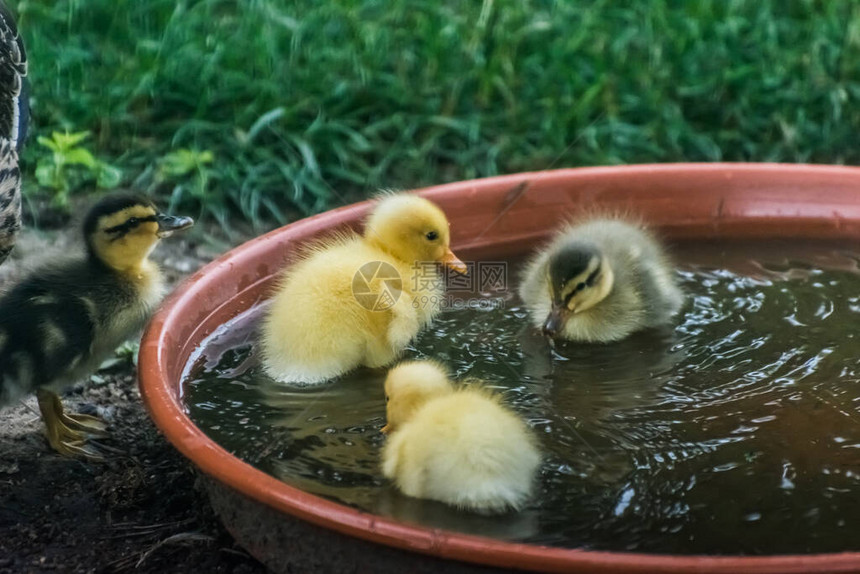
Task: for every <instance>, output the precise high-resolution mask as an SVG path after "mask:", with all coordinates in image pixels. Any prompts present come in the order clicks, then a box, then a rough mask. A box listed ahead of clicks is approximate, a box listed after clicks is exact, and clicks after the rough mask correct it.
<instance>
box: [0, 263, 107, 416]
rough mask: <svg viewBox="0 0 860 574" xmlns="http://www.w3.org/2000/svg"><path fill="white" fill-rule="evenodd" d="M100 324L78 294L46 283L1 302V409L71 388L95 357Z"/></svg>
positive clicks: (31, 285) (18, 289)
mask: <svg viewBox="0 0 860 574" xmlns="http://www.w3.org/2000/svg"><path fill="white" fill-rule="evenodd" d="M94 333H95V322H94V319H93V316H92V311H91V309H90V305H88V303H87V301H86V300H85V299H82V298H81V297H78V296H76V295H75V293H74V291H66V290H63V289H62V287H58V286H50V285H49V284H48V283H47V282H46V281H44V280H31V281H26V282H25V283H23V284H20V285H18V286H17V287H16V288H15V289H13V290H12V291H11V292H10V293H9V294H8V295H6V296H5V297H4V298H3V300H2V301H0V404H2V403H4V402H8V401H9V400H14V399H15V398H16V397H18V396H21V395H22V394H24V393H27V392H30V391H32V390H34V389H36V388H38V387H41V386H45V385H50V384H56V383H62V382H68V381H70V379H72V378H73V377H74V376H75V375H76V373H77V369H78V367H79V366H81V365H82V364H85V363H86V362H87V360H88V359H89V358H90V355H91V346H92V342H93V340H94Z"/></svg>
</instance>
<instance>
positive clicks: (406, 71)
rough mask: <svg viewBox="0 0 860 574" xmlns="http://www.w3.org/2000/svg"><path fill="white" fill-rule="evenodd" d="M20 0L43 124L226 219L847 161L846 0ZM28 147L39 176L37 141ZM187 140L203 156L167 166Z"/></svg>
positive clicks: (854, 18) (855, 151)
mask: <svg viewBox="0 0 860 574" xmlns="http://www.w3.org/2000/svg"><path fill="white" fill-rule="evenodd" d="M12 4H13V8H16V6H15V5H14V2H13V3H12ZM625 4H627V5H628V6H624V5H625ZM629 5H632V7H630V6H629ZM17 12H18V13H19V14H20V17H19V20H20V22H19V24H20V28H21V29H22V30H23V33H24V36H25V40H26V42H27V48H28V51H29V56H30V62H31V64H30V66H31V67H30V70H31V80H32V91H33V114H34V120H35V131H36V133H37V134H38V135H46V136H47V135H50V132H51V131H53V130H63V129H67V130H69V131H83V130H89V131H91V132H92V134H93V136H92V138H91V140H89V142H90V143H89V145H90V146H91V149H92V150H93V151H94V152H95V154H96V156H97V157H98V158H99V159H101V160H104V161H107V162H109V163H110V164H112V165H117V166H119V167H121V168H122V169H123V173H124V177H125V183H126V185H131V186H134V187H138V188H142V189H148V190H150V191H156V192H158V193H160V194H162V195H164V196H165V197H169V198H170V200H171V202H172V203H173V205H174V207H176V206H179V207H181V208H184V209H200V208H201V206H202V208H203V209H204V210H205V211H207V212H209V213H211V214H213V215H214V216H216V217H219V218H222V219H226V217H227V213H228V212H229V211H230V210H233V209H238V210H240V211H241V213H242V214H244V216H245V217H247V218H248V219H249V220H250V221H252V222H254V223H260V222H261V221H264V220H269V221H271V220H272V219H274V220H278V221H283V220H284V219H285V218H286V217H288V216H295V215H296V214H297V212H298V213H302V214H306V213H312V212H316V211H319V210H322V209H326V208H328V207H332V206H335V205H339V204H341V203H343V202H344V201H347V200H351V199H355V198H357V197H360V196H362V195H366V194H368V193H370V192H372V191H374V190H376V189H377V188H379V187H394V188H410V187H414V186H419V185H426V184H435V183H443V182H448V181H454V180H458V179H465V178H473V177H481V176H488V175H494V174H499V173H510V172H516V171H521V170H543V169H549V168H557V167H566V166H583V165H602V164H619V163H640V162H667V161H717V160H724V161H787V162H822V163H824V162H826V163H849V164H851V163H858V160H860V145H858V141H860V139H858V134H860V113H858V112H857V110H858V109H860V4H857V3H853V2H831V1H826V0H820V1H811V0H808V1H798V0H795V1H790V0H788V1H787V0H756V1H754V0H749V1H740V0H734V1H732V0H712V1H708V0H688V1H681V0H677V1H668V0H667V1H664V2H651V1H645V0H643V1H639V2H631V3H621V2H613V1H610V0H591V1H575V0H558V1H555V2H553V1H538V0H518V1H515V0H509V1H504V0H496V1H492V0H484V2H483V3H481V2H478V1H466V0H459V1H455V0H297V1H295V2H287V1H285V0H242V1H238V2H237V1H236V0H199V1H189V0H184V1H183V0H178V1H177V0H23V1H21V2H19V3H18V4H17ZM30 142H31V143H30V145H29V147H28V149H27V150H26V153H25V156H24V157H25V160H26V165H27V168H28V169H29V171H30V172H31V173H30V175H31V176H32V170H33V169H34V168H35V164H36V161H37V159H38V158H39V157H40V156H41V155H42V154H44V153H45V151H46V150H44V149H43V148H40V147H39V146H38V145H36V144H35V138H31V140H30ZM181 149H187V150H191V151H192V152H199V153H204V152H212V154H213V161H212V162H211V163H207V164H203V163H200V164H195V167H194V168H193V169H188V170H186V171H185V172H182V173H178V172H175V171H171V170H170V169H167V170H166V169H163V164H162V163H160V162H161V160H162V158H164V156H165V155H166V154H168V153H170V152H172V151H176V150H181ZM183 153H185V152H183ZM167 163H168V164H169V165H172V164H171V162H170V161H168V162H167ZM29 180H30V184H29V189H30V191H31V192H32V191H33V189H32V188H33V185H34V184H33V178H32V177H30V178H29Z"/></svg>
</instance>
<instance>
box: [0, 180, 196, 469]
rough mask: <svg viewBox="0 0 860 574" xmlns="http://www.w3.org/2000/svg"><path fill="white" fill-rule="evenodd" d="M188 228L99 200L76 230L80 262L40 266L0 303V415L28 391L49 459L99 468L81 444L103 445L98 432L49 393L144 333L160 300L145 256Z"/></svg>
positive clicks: (135, 200) (139, 203)
mask: <svg viewBox="0 0 860 574" xmlns="http://www.w3.org/2000/svg"><path fill="white" fill-rule="evenodd" d="M193 223H194V222H193V220H192V219H191V218H188V217H172V216H169V215H165V214H162V213H160V212H159V211H158V210H157V209H156V207H155V205H154V204H153V203H152V202H151V201H150V200H148V199H146V198H144V197H140V196H137V195H132V194H125V193H114V194H111V195H108V196H106V197H104V198H103V199H101V200H100V201H98V203H96V204H95V206H93V207H92V209H91V210H90V211H89V213H88V214H87V216H86V218H85V220H84V224H83V235H84V240H85V244H86V255H85V256H83V257H79V258H73V259H69V260H64V261H60V262H57V263H52V264H46V265H45V266H43V267H41V268H39V269H36V270H35V271H34V272H33V273H31V274H30V275H29V276H28V277H26V278H25V279H24V280H22V281H21V282H20V283H18V284H17V285H14V286H13V287H12V288H11V289H10V290H9V291H8V292H7V293H6V294H4V295H3V296H2V298H0V406H2V405H6V404H9V403H10V402H12V401H15V400H17V399H18V398H20V397H22V396H24V395H25V394H27V393H30V392H32V391H36V394H37V396H38V400H39V409H40V410H41V413H42V418H43V419H44V421H45V426H46V433H47V437H48V442H49V443H50V445H51V447H53V448H54V450H56V451H57V452H59V453H61V454H64V455H78V456H83V457H87V458H94V459H97V458H101V455H100V453H99V452H98V450H97V449H95V448H94V447H93V445H91V444H88V443H87V439H88V438H92V437H102V436H105V434H106V433H105V430H106V426H105V423H104V422H103V421H101V420H100V419H98V418H96V417H92V416H88V415H82V414H68V413H66V412H64V410H63V405H62V403H61V402H60V398H59V395H58V394H57V393H58V392H60V391H62V390H63V389H64V388H66V387H68V386H70V385H71V384H73V383H75V382H77V381H80V380H82V379H83V378H85V377H87V376H88V375H90V374H91V373H93V372H94V371H95V370H96V369H97V368H98V366H99V365H100V364H101V363H102V362H103V361H104V360H105V359H106V358H107V357H109V356H110V354H111V353H112V352H113V351H114V349H116V348H117V347H118V346H119V345H120V344H121V343H123V342H124V341H125V340H126V339H128V338H129V337H131V336H132V335H134V334H135V333H136V332H137V331H138V330H139V329H141V327H143V324H144V322H145V321H146V320H147V318H148V317H149V315H150V314H151V313H152V311H153V310H154V309H155V307H156V306H157V305H158V303H159V302H160V301H161V297H162V295H163V293H164V283H163V280H162V276H161V272H160V271H159V269H158V266H157V265H156V264H155V263H153V262H152V261H151V260H150V259H149V254H150V252H151V251H152V250H153V248H154V247H155V245H156V243H158V241H159V239H161V238H163V237H167V236H169V235H170V234H172V233H173V232H174V231H178V230H181V229H185V228H187V227H190V226H191V225H192V224H193Z"/></svg>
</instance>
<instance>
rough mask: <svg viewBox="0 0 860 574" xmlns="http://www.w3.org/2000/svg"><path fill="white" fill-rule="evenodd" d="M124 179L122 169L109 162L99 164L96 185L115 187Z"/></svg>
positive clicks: (105, 187) (106, 187)
mask: <svg viewBox="0 0 860 574" xmlns="http://www.w3.org/2000/svg"><path fill="white" fill-rule="evenodd" d="M121 181H122V170H120V169H119V168H118V167H114V166H112V165H110V164H107V163H101V164H100V165H99V170H98V175H97V176H96V185H98V186H99V187H100V188H102V189H113V188H115V187H117V186H118V185H119V184H120V182H121Z"/></svg>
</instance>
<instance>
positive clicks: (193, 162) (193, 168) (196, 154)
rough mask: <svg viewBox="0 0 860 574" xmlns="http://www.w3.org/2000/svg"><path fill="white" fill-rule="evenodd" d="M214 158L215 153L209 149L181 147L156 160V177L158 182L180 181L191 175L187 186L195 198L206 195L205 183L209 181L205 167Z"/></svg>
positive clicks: (207, 170)
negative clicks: (190, 180)
mask: <svg viewBox="0 0 860 574" xmlns="http://www.w3.org/2000/svg"><path fill="white" fill-rule="evenodd" d="M214 160H215V155H214V154H213V153H212V152H211V151H209V150H203V151H200V150H196V149H187V148H181V149H178V150H176V151H172V152H170V153H168V154H166V155H165V156H164V157H162V158H161V160H160V161H159V162H158V172H157V176H156V179H157V181H159V182H166V181H180V180H183V179H185V178H187V177H188V176H192V175H193V180H192V184H191V186H190V188H189V191H190V193H191V195H192V196H193V197H194V198H196V199H201V200H202V199H203V198H204V197H205V196H206V184H207V182H208V181H209V169H208V168H207V167H206V166H208V165H209V164H211V163H212V162H213V161H214Z"/></svg>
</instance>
